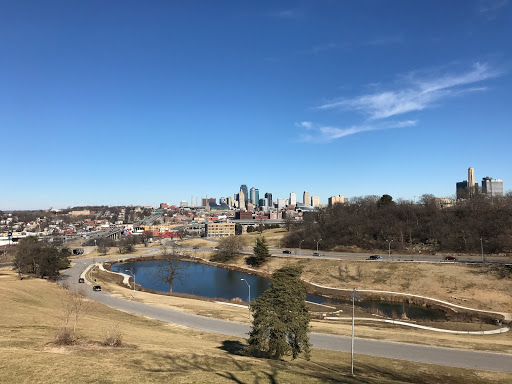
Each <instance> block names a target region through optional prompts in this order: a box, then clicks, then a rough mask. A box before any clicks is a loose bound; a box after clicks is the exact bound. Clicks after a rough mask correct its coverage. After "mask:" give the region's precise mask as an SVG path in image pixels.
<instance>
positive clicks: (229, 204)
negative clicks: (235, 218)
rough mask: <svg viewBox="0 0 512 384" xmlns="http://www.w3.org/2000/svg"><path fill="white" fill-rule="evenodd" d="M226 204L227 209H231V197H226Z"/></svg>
mask: <svg viewBox="0 0 512 384" xmlns="http://www.w3.org/2000/svg"><path fill="white" fill-rule="evenodd" d="M226 204H227V205H228V207H229V209H231V208H233V199H232V198H231V197H228V198H227V200H226Z"/></svg>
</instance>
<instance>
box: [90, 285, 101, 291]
mask: <svg viewBox="0 0 512 384" xmlns="http://www.w3.org/2000/svg"><path fill="white" fill-rule="evenodd" d="M92 290H93V291H101V286H99V285H95V286H94V287H92Z"/></svg>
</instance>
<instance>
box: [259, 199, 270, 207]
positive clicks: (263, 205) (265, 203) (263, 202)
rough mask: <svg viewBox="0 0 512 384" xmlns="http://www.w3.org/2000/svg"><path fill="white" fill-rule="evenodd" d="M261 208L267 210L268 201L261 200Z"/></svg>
mask: <svg viewBox="0 0 512 384" xmlns="http://www.w3.org/2000/svg"><path fill="white" fill-rule="evenodd" d="M259 206H260V207H262V208H266V207H268V205H267V199H260V201H259Z"/></svg>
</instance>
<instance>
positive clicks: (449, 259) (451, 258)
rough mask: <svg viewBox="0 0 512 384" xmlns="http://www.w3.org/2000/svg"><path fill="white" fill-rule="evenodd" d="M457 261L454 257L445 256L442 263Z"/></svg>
mask: <svg viewBox="0 0 512 384" xmlns="http://www.w3.org/2000/svg"><path fill="white" fill-rule="evenodd" d="M457 260H459V259H457V258H456V257H455V256H446V257H445V258H444V261H457Z"/></svg>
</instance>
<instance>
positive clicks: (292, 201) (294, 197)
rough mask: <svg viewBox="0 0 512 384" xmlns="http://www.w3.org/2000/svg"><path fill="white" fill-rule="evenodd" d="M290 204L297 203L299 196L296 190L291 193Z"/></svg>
mask: <svg viewBox="0 0 512 384" xmlns="http://www.w3.org/2000/svg"><path fill="white" fill-rule="evenodd" d="M289 205H297V197H296V196H295V192H291V193H290V200H289Z"/></svg>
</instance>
